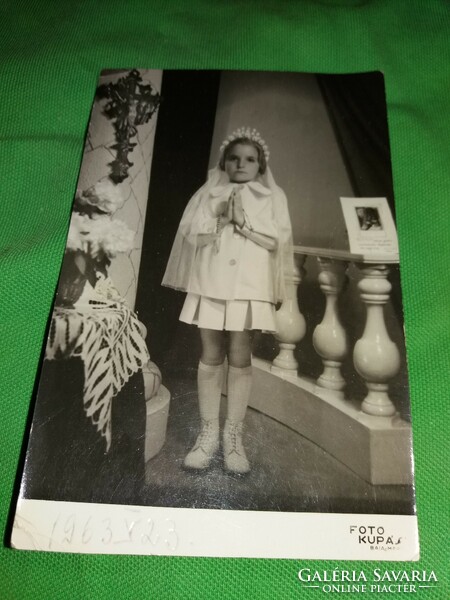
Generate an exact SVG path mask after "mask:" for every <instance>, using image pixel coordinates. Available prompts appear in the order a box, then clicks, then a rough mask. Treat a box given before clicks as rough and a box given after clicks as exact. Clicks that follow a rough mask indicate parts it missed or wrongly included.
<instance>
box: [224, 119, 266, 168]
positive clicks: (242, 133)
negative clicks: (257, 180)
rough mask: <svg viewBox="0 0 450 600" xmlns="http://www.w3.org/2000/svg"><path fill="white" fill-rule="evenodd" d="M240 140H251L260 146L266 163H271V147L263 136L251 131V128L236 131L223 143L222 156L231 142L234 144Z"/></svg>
mask: <svg viewBox="0 0 450 600" xmlns="http://www.w3.org/2000/svg"><path fill="white" fill-rule="evenodd" d="M240 138H246V139H248V140H251V141H252V142H255V143H256V144H258V145H259V146H261V150H262V151H263V153H264V157H265V159H266V161H269V157H270V152H269V147H268V146H267V144H266V142H265V141H264V140H263V138H262V137H261V134H260V133H259V132H258V131H257V130H256V129H251V128H250V127H240V128H239V129H236V130H235V131H233V133H232V134H231V135H229V136H228V137H227V138H226V139H225V140H224V141H223V142H222V144H221V146H220V153H221V154H222V152H223V151H224V150H225V148H226V147H227V146H228V145H229V144H230V143H231V142H234V140H238V139H240Z"/></svg>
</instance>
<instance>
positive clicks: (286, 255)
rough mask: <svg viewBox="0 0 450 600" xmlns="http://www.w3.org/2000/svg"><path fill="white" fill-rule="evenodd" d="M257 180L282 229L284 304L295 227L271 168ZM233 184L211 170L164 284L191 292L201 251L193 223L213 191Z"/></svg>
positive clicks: (182, 228) (279, 294)
mask: <svg viewBox="0 0 450 600" xmlns="http://www.w3.org/2000/svg"><path fill="white" fill-rule="evenodd" d="M256 181H259V182H260V183H262V184H263V185H264V186H265V187H267V188H269V189H270V191H271V192H272V201H273V212H274V217H275V222H276V226H277V229H278V247H277V249H276V250H275V251H274V253H273V260H274V299H275V301H276V302H282V301H283V300H284V299H285V298H286V281H285V278H286V275H289V274H290V273H292V270H293V244H292V226H291V219H290V216H289V209H288V203H287V199H286V196H285V194H284V192H283V190H282V189H281V188H280V187H278V186H277V184H276V183H275V180H274V178H273V175H272V172H271V170H270V168H269V167H267V168H266V171H265V173H264V174H263V175H259V176H258V178H257V180H256ZM229 183H230V181H229V178H228V175H227V174H226V173H225V172H224V171H222V170H221V169H220V168H219V167H218V166H216V167H214V168H213V169H211V170H210V171H209V173H208V179H207V181H206V183H205V184H204V185H203V186H202V187H201V188H200V189H199V190H198V191H197V192H196V193H195V194H194V195H193V196H192V198H191V199H190V200H189V202H188V204H187V206H186V209H185V211H184V213H183V216H182V218H181V221H180V225H179V227H178V231H177V234H176V236H175V240H174V243H173V246H172V251H171V253H170V257H169V261H168V263H167V267H166V272H165V274H164V278H163V281H162V285H164V286H168V287H171V288H174V289H176V290H182V291H184V292H188V291H189V284H190V281H191V274H192V269H193V267H194V264H195V256H196V251H197V235H196V234H193V233H192V223H194V222H195V221H196V219H197V218H199V214H200V211H203V203H204V202H207V201H208V199H209V197H210V192H211V190H212V189H213V188H215V187H217V186H220V185H224V186H225V185H227V184H229ZM255 267H256V265H255Z"/></svg>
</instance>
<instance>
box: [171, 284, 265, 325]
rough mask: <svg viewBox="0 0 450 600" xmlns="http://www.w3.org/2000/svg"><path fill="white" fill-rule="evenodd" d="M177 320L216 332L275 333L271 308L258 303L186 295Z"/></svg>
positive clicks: (263, 303) (258, 301) (257, 301)
mask: <svg viewBox="0 0 450 600" xmlns="http://www.w3.org/2000/svg"><path fill="white" fill-rule="evenodd" d="M180 321H183V322H184V323H189V324H193V325H197V326H198V327H201V328H202V329H217V330H219V331H222V330H226V331H244V329H259V330H261V331H267V332H275V331H276V325H275V306H274V305H273V304H272V303H270V302H261V301H260V300H216V299H214V298H207V297H205V296H199V295H198V294H191V293H188V295H187V296H186V300H185V301H184V305H183V308H182V310H181V314H180Z"/></svg>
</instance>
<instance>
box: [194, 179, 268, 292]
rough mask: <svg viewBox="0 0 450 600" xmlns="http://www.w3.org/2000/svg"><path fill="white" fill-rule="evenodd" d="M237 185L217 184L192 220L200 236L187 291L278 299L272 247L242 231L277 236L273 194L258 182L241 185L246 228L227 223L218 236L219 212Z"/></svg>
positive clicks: (196, 233) (195, 233) (196, 232)
mask: <svg viewBox="0 0 450 600" xmlns="http://www.w3.org/2000/svg"><path fill="white" fill-rule="evenodd" d="M235 186H236V184H229V185H226V186H220V187H216V188H213V189H212V190H211V192H210V197H209V199H208V201H207V202H204V203H202V204H201V206H200V207H199V211H198V212H197V214H196V216H195V221H193V222H192V224H191V232H190V233H191V235H196V236H197V239H198V244H197V249H196V255H195V261H194V266H193V270H192V272H191V277H190V281H189V283H188V287H187V291H188V292H190V293H193V294H198V295H200V296H207V297H209V298H215V299H219V300H259V301H263V302H271V303H273V304H274V303H275V302H276V298H274V276H275V273H274V269H275V260H274V250H273V249H272V250H269V249H267V248H266V247H263V246H262V245H260V244H259V243H256V242H255V241H253V240H252V239H249V238H248V237H247V236H246V235H245V234H244V233H243V231H244V228H246V229H247V232H248V231H251V232H255V233H259V234H262V235H264V236H266V237H268V238H271V239H272V240H274V244H273V248H276V241H277V238H278V230H277V226H276V222H275V218H274V211H273V203H272V193H271V191H270V189H269V188H267V187H265V186H264V185H262V184H261V183H259V182H249V183H247V184H243V185H242V184H241V185H239V189H240V195H241V198H242V207H243V209H244V213H245V226H244V228H243V229H242V230H240V229H239V228H238V227H236V226H235V225H234V224H231V223H230V224H228V225H226V226H225V227H224V228H223V230H222V231H221V234H220V237H219V238H217V235H216V231H217V215H218V214H221V213H222V212H223V210H224V209H225V207H226V205H227V203H228V199H229V197H230V194H231V192H232V190H233V188H234V187H235Z"/></svg>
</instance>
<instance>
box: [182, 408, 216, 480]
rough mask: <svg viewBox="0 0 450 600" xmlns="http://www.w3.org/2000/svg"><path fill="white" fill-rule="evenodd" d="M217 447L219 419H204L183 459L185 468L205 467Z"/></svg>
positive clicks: (207, 465)
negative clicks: (194, 440)
mask: <svg viewBox="0 0 450 600" xmlns="http://www.w3.org/2000/svg"><path fill="white" fill-rule="evenodd" d="M218 448H219V419H213V420H212V421H205V420H204V419H202V429H201V431H200V434H199V436H198V438H197V441H196V442H195V445H194V447H193V448H192V450H191V451H190V452H189V454H187V456H186V458H185V459H184V466H185V467H186V468H187V469H207V468H208V467H209V464H210V462H211V460H212V458H213V456H214V454H215V453H216V452H217V449H218Z"/></svg>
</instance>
